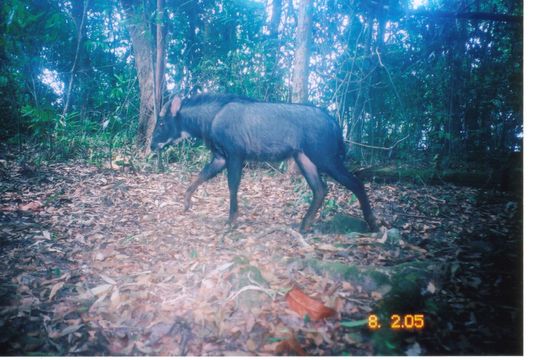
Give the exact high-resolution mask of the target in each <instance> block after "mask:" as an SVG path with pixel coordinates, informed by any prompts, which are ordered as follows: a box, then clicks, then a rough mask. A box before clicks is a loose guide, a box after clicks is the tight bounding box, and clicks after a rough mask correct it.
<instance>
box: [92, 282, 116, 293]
mask: <svg viewBox="0 0 548 360" xmlns="http://www.w3.org/2000/svg"><path fill="white" fill-rule="evenodd" d="M110 289H112V285H110V284H103V285H99V286H96V287H94V288H93V289H91V290H90V292H91V293H92V294H93V295H95V296H100V295H102V294H104V293H106V292H109V291H110Z"/></svg>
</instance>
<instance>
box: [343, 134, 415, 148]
mask: <svg viewBox="0 0 548 360" xmlns="http://www.w3.org/2000/svg"><path fill="white" fill-rule="evenodd" d="M408 137H409V134H407V135H406V136H405V137H403V138H401V139H399V140H398V141H396V142H395V143H394V145H392V146H390V147H385V146H374V145H367V144H362V143H359V142H356V141H352V140H345V142H347V143H349V144H352V145H357V146H362V147H366V148H370V149H378V150H392V149H394V148H395V147H396V146H397V145H398V144H399V143H401V142H402V141H403V140H405V139H407V138H408Z"/></svg>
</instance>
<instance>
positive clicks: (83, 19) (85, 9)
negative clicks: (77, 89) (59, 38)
mask: <svg viewBox="0 0 548 360" xmlns="http://www.w3.org/2000/svg"><path fill="white" fill-rule="evenodd" d="M88 4H89V1H88V0H85V1H84V6H83V8H82V17H81V18H80V24H77V26H78V29H77V31H78V32H77V37H76V53H75V55H74V62H73V63H72V68H71V69H70V78H69V83H68V86H67V97H66V99H65V106H64V107H63V114H62V115H61V119H62V121H65V117H66V116H67V112H68V109H69V106H70V97H71V95H72V86H73V83H74V76H75V75H74V73H75V71H76V66H77V65H78V55H79V54H80V44H81V43H82V33H83V31H84V24H85V22H86V14H87V12H88Z"/></svg>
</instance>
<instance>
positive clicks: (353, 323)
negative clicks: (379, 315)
mask: <svg viewBox="0 0 548 360" xmlns="http://www.w3.org/2000/svg"><path fill="white" fill-rule="evenodd" d="M339 324H341V326H342V327H346V328H357V327H362V326H365V325H366V324H367V320H366V319H363V320H351V321H341V322H340V323H339Z"/></svg>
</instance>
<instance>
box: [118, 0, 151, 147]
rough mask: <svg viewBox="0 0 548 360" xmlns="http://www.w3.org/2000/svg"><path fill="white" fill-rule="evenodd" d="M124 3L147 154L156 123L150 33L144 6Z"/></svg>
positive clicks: (128, 0)
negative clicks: (133, 57)
mask: <svg viewBox="0 0 548 360" xmlns="http://www.w3.org/2000/svg"><path fill="white" fill-rule="evenodd" d="M121 3H122V7H123V9H124V11H125V13H126V16H127V18H128V21H127V27H128V31H129V37H130V38H131V43H132V46H133V54H134V56H135V66H136V68H137V78H138V80H139V92H140V107H139V125H138V128H137V145H138V146H139V148H141V149H142V150H143V151H144V152H145V153H146V151H147V149H148V147H149V142H150V138H151V136H152V131H153V130H154V121H155V117H154V108H155V104H154V74H153V71H152V69H153V64H152V53H153V52H152V41H151V32H150V26H149V22H148V20H147V18H146V17H145V11H144V9H143V8H142V3H140V2H139V5H135V3H134V2H133V1H131V0H122V2H121Z"/></svg>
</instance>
